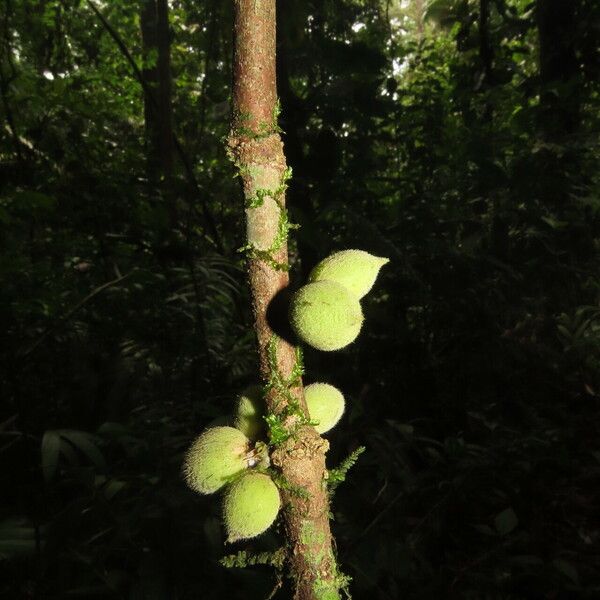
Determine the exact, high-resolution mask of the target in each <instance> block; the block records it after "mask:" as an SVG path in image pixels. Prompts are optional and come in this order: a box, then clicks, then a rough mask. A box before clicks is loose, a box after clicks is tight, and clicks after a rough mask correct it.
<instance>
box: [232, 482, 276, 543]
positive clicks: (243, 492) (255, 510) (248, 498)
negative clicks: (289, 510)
mask: <svg viewBox="0 0 600 600" xmlns="http://www.w3.org/2000/svg"><path fill="white" fill-rule="evenodd" d="M279 507H280V499H279V490H278V489H277V486H276V485H275V484H274V483H273V481H272V480H271V478H270V477H269V476H268V475H265V474H264V473H256V472H249V473H247V474H246V475H244V476H243V477H240V478H239V479H238V480H236V481H235V482H234V483H232V484H231V486H229V488H228V489H227V493H226V495H225V500H224V502H223V517H224V521H225V529H226V530H227V541H228V542H235V541H237V540H244V539H247V538H253V537H255V536H257V535H259V534H260V533H262V532H263V531H265V530H266V529H268V528H269V527H270V526H271V525H272V524H273V521H275V518H276V517H277V513H278V512H279Z"/></svg>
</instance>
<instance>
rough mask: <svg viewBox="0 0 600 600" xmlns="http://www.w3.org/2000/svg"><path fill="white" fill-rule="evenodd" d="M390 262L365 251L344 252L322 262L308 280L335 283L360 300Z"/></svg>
mask: <svg viewBox="0 0 600 600" xmlns="http://www.w3.org/2000/svg"><path fill="white" fill-rule="evenodd" d="M388 262H389V259H388V258H381V257H379V256H373V255H372V254H369V253H368V252H365V251H364V250H342V251H340V252H336V253H334V254H332V255H331V256H328V257H327V258H325V259H324V260H322V261H321V262H320V263H319V264H318V265H317V266H316V267H315V268H314V269H313V270H312V271H311V272H310V275H309V276H308V280H309V281H311V282H312V281H325V280H329V281H335V282H336V283H339V284H340V285H343V286H344V287H345V288H347V289H348V291H350V292H351V293H353V294H354V295H355V296H356V297H357V298H358V299H359V300H360V298H362V297H363V296H364V295H365V294H367V293H368V292H369V291H370V290H371V288H372V287H373V284H374V283H375V279H377V275H378V273H379V269H381V267H383V265H385V264H386V263H388Z"/></svg>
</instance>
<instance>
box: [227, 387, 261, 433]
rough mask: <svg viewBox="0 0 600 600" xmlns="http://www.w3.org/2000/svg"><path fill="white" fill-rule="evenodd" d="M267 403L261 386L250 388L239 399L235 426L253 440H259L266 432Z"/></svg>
mask: <svg viewBox="0 0 600 600" xmlns="http://www.w3.org/2000/svg"><path fill="white" fill-rule="evenodd" d="M264 413H265V401H264V399H263V393H262V387H261V386H260V385H251V386H248V387H247V388H246V389H245V390H244V391H243V392H242V393H241V394H240V397H239V398H238V401H237V405H236V408H235V417H234V422H235V426H236V427H237V428H238V429H239V430H240V431H241V432H242V433H243V434H244V435H245V436H246V437H247V438H250V439H251V440H257V439H258V438H260V437H261V436H262V434H263V433H264V430H265V421H264V419H263V415H264Z"/></svg>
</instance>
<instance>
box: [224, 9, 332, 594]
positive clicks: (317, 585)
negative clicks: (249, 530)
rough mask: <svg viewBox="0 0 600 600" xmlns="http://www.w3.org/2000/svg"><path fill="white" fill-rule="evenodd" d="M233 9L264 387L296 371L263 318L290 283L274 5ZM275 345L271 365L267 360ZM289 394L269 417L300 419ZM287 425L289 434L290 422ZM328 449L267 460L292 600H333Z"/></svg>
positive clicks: (306, 446)
mask: <svg viewBox="0 0 600 600" xmlns="http://www.w3.org/2000/svg"><path fill="white" fill-rule="evenodd" d="M235 8H236V14H235V54H234V83H233V113H234V114H233V124H232V131H231V134H230V137H229V148H230V151H231V154H232V156H233V158H234V160H235V163H236V165H237V167H238V169H239V173H240V175H241V178H242V182H243V188H244V196H245V198H246V203H247V206H248V204H249V203H251V204H252V205H253V206H252V207H248V208H247V209H246V223H247V239H248V244H249V246H250V247H252V248H254V249H255V250H256V252H250V254H249V260H248V271H249V281H250V288H251V292H252V302H253V311H254V319H255V331H256V336H257V340H258V353H259V360H260V372H261V376H262V379H263V381H264V382H265V383H267V382H269V381H272V380H273V377H274V376H279V377H281V378H284V379H287V378H290V377H291V375H292V372H293V370H294V366H295V364H296V352H295V348H294V346H292V345H291V344H290V343H289V342H288V341H286V340H284V339H280V338H278V337H274V332H273V329H272V323H271V322H270V321H269V319H268V318H267V314H268V309H269V306H270V305H271V303H272V302H273V300H274V298H275V297H276V296H277V295H278V294H279V293H280V292H282V291H283V290H285V288H287V286H288V283H289V277H288V273H287V271H286V270H285V269H282V268H281V267H282V266H283V265H287V262H288V257H287V242H286V241H285V240H280V241H281V242H282V243H281V244H279V243H277V240H278V239H280V238H279V223H280V216H281V211H283V210H285V209H284V206H285V197H284V194H283V191H282V188H281V184H282V182H283V181H284V174H285V170H286V162H285V156H284V153H283V146H282V142H281V138H280V136H279V133H278V131H277V127H276V110H277V109H276V107H277V92H276V75H275V29H276V25H275V23H276V21H275V0H236V2H235ZM257 192H258V193H257ZM257 198H258V199H259V201H258V202H256V200H257ZM252 201H253V202H252ZM261 252H262V253H263V254H262V255H260V257H259V256H257V254H259V253H261ZM265 253H266V256H265ZM263 259H264V260H263ZM274 342H275V343H276V347H277V353H276V358H277V360H276V364H273V361H272V360H270V357H269V347H270V345H272V344H273V343H274ZM271 357H272V354H271ZM274 370H275V371H277V373H274ZM288 391H289V394H290V396H288V397H286V395H285V394H281V392H280V390H278V389H277V388H274V389H271V391H270V392H269V393H268V397H267V409H268V411H269V413H271V414H282V413H285V411H286V407H287V406H288V404H289V402H290V397H292V398H295V400H296V401H297V402H298V405H299V407H300V410H301V411H304V413H306V404H305V402H304V397H303V391H302V384H301V383H300V384H298V382H296V384H295V385H294V386H292V387H290V389H289V390H288ZM296 423H297V421H296ZM286 425H287V426H288V427H291V428H293V427H295V425H294V418H291V419H288V421H287V422H286ZM327 447H328V444H327V442H326V441H325V440H324V439H322V438H321V437H320V436H319V435H318V434H317V433H316V431H315V430H314V428H312V427H310V426H306V425H304V426H302V427H300V428H298V429H297V430H295V434H294V435H293V436H291V437H289V438H288V439H287V441H286V442H284V443H282V444H279V445H277V446H276V447H275V448H274V449H273V451H272V453H271V461H272V464H273V465H274V466H275V467H276V468H278V469H279V470H280V472H281V475H282V479H283V481H284V482H285V483H286V485H284V486H283V488H282V490H281V493H282V499H283V505H284V520H285V532H286V545H287V551H288V552H287V556H288V559H289V560H288V566H289V569H290V572H291V576H292V580H293V582H294V587H295V592H294V598H296V600H316V599H321V600H322V599H324V598H327V599H328V600H333V599H334V598H337V597H338V588H339V579H340V578H339V576H338V573H337V568H336V563H335V557H334V553H333V549H332V539H331V532H330V528H329V502H328V494H327V490H326V486H325V477H326V469H325V452H326V450H327ZM302 490H303V492H302ZM299 491H300V492H301V493H299Z"/></svg>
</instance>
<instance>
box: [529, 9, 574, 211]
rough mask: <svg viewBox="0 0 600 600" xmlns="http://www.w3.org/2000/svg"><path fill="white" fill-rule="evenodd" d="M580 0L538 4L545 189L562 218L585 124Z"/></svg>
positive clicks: (544, 194)
mask: <svg viewBox="0 0 600 600" xmlns="http://www.w3.org/2000/svg"><path fill="white" fill-rule="evenodd" d="M579 6H580V0H569V2H565V1H564V0H538V1H537V5H536V19H537V26H538V35H539V74H540V112H539V123H538V131H539V133H540V137H541V139H542V141H543V142H544V143H545V144H546V146H545V148H543V151H542V152H540V153H539V159H540V161H541V173H540V178H539V181H540V190H541V195H542V197H543V198H544V200H545V201H546V202H547V203H548V204H549V205H550V206H553V207H555V208H556V209H557V210H558V213H557V214H562V212H563V211H564V209H565V208H566V206H567V205H568V201H569V197H570V194H571V191H572V189H573V182H572V181H571V178H572V177H573V176H577V175H576V174H577V173H579V172H580V170H581V166H580V158H581V153H580V150H579V149H578V148H577V145H576V144H575V141H576V140H575V137H574V136H575V134H576V133H577V131H578V129H579V126H580V124H581V101H582V97H583V87H582V78H581V70H580V64H579V59H578V57H577V46H576V42H577V29H578V28H577V25H578V23H577V19H578V12H579Z"/></svg>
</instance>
